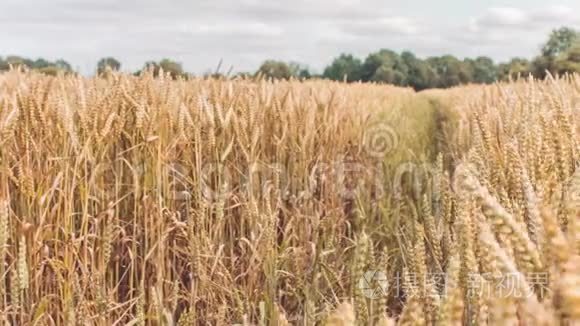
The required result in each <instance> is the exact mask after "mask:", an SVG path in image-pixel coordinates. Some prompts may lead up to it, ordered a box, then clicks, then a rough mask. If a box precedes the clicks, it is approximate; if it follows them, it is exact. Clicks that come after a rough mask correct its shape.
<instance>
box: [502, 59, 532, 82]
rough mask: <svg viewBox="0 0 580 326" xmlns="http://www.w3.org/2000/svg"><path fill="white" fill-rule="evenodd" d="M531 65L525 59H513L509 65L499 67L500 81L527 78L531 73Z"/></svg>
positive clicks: (503, 64) (504, 64)
mask: <svg viewBox="0 0 580 326" xmlns="http://www.w3.org/2000/svg"><path fill="white" fill-rule="evenodd" d="M530 69H531V64H530V62H529V61H528V60H526V59H524V58H513V59H511V60H510V61H509V62H507V63H502V64H500V65H499V66H498V68H497V70H498V79H499V80H509V79H514V78H517V77H518V76H525V75H527V74H529V73H530V72H531V71H530Z"/></svg>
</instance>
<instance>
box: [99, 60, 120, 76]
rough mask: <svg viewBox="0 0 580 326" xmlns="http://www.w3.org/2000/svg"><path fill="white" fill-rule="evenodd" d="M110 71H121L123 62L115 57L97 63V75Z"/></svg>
mask: <svg viewBox="0 0 580 326" xmlns="http://www.w3.org/2000/svg"><path fill="white" fill-rule="evenodd" d="M108 70H112V71H119V70H121V62H119V60H117V59H115V58H113V57H106V58H102V59H101V60H99V62H98V63H97V73H98V74H99V75H100V74H103V73H105V72H106V71H108Z"/></svg>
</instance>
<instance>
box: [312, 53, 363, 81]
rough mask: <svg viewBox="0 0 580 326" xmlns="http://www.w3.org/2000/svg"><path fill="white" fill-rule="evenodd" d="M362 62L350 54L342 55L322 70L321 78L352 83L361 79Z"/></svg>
mask: <svg viewBox="0 0 580 326" xmlns="http://www.w3.org/2000/svg"><path fill="white" fill-rule="evenodd" d="M361 68H362V62H361V60H360V59H358V58H355V57H354V56H353V55H352V54H346V53H343V54H341V55H340V56H339V57H337V58H335V59H334V60H333V61H332V63H331V64H330V66H328V67H326V68H325V69H324V72H323V74H322V77H324V78H328V79H331V80H339V81H341V80H346V81H347V82H354V81H358V80H360V79H361Z"/></svg>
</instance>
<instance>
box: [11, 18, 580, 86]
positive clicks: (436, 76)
mask: <svg viewBox="0 0 580 326" xmlns="http://www.w3.org/2000/svg"><path fill="white" fill-rule="evenodd" d="M10 67H26V68H27V69H34V70H38V71H40V72H43V73H46V74H49V75H56V74H58V73H74V71H73V69H72V67H71V65H70V64H69V63H68V62H66V61H65V60H62V59H60V60H57V61H55V62H50V61H47V60H45V59H36V60H31V59H27V58H22V57H18V56H8V57H6V58H2V57H0V71H2V70H8V69H10ZM120 69H121V62H120V61H118V60H117V59H115V58H113V57H106V58H103V59H101V60H99V62H98V63H97V67H96V73H97V74H106V73H107V72H108V71H118V70H120ZM142 70H151V71H153V73H154V74H156V75H157V74H159V72H160V71H164V72H165V73H168V74H169V75H170V76H172V77H174V78H178V77H187V76H191V74H188V73H186V72H185V71H184V70H183V67H182V65H181V64H180V63H178V62H175V61H173V60H170V59H163V60H160V61H158V62H155V61H149V62H146V63H145V65H144V66H143V68H142ZM142 70H139V71H137V72H135V74H140V73H141V71H142ZM568 72H580V32H578V31H576V30H574V29H571V28H568V27H562V28H560V29H557V30H553V31H552V32H551V34H550V35H549V37H548V40H547V41H546V43H545V44H543V46H542V47H541V51H540V53H539V54H538V55H537V56H536V57H535V58H533V59H532V60H528V59H525V58H513V59H511V60H510V61H508V62H504V63H495V62H494V61H493V60H492V59H491V58H489V57H485V56H480V57H477V58H475V59H472V58H465V59H463V60H461V59H458V58H456V57H454V56H452V55H443V56H437V57H429V58H424V59H423V58H419V57H417V56H416V55H414V54H413V53H412V52H410V51H404V52H402V53H397V52H395V51H392V50H388V49H381V50H379V51H377V52H374V53H371V54H369V55H368V56H367V57H366V58H365V59H364V60H362V59H360V58H357V57H356V56H354V55H352V54H347V53H343V54H341V55H339V56H338V57H336V58H335V59H334V60H333V61H332V62H331V63H330V64H329V65H328V66H326V67H325V68H324V71H323V72H322V74H314V73H312V72H311V71H310V70H309V69H308V67H306V66H303V65H301V64H298V63H286V62H283V61H278V60H266V61H265V62H263V63H262V65H261V66H260V67H259V69H258V70H257V71H256V72H255V73H240V74H238V75H237V76H244V77H253V76H264V77H267V78H273V79H290V78H298V79H309V78H322V79H331V80H338V81H345V82H359V81H360V82H376V83H388V84H393V85H398V86H405V87H412V88H414V89H416V90H422V89H428V88H447V87H452V86H456V85H461V84H468V83H481V84H489V83H493V82H496V81H500V80H508V79H512V78H517V77H518V76H522V75H528V74H532V75H534V76H536V77H538V78H544V77H545V76H546V74H547V73H551V74H563V73H568ZM208 75H209V76H212V77H229V74H228V76H224V75H223V74H220V73H219V72H216V73H213V74H208Z"/></svg>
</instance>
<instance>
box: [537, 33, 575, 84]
mask: <svg viewBox="0 0 580 326" xmlns="http://www.w3.org/2000/svg"><path fill="white" fill-rule="evenodd" d="M579 39H580V37H579V34H578V32H577V31H575V30H573V29H571V28H569V27H562V28H560V29H557V30H553V31H552V33H551V34H550V36H549V38H548V41H547V42H546V43H545V44H544V45H543V46H542V51H541V54H540V56H538V57H536V58H535V59H534V61H533V62H532V72H533V73H534V75H535V76H536V77H540V78H544V77H545V76H546V72H550V73H557V69H558V68H557V67H556V60H557V59H558V57H560V56H561V55H564V54H565V53H566V51H568V50H569V49H570V48H571V47H572V45H573V44H574V43H575V42H577V41H578V40H579Z"/></svg>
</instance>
